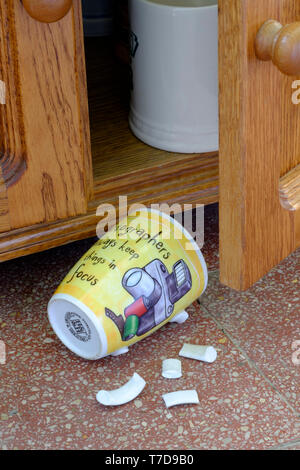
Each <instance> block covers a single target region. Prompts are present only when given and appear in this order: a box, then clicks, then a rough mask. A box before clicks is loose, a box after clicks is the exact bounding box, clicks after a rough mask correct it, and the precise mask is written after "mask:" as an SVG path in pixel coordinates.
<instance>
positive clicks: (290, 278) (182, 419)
mask: <svg viewBox="0 0 300 470" xmlns="http://www.w3.org/2000/svg"><path fill="white" fill-rule="evenodd" d="M217 227H218V224H217V206H211V207H208V208H207V210H206V243H205V246H204V249H203V253H204V256H205V258H206V261H207V264H208V267H209V271H210V276H209V284H208V288H207V291H206V293H205V294H204V295H203V296H202V298H201V304H200V305H198V304H197V303H195V304H194V305H192V306H191V307H190V308H189V313H190V318H189V319H188V320H187V322H186V323H185V324H183V325H175V324H168V325H166V326H165V327H163V328H162V329H161V330H159V331H158V332H157V333H155V334H154V335H152V336H150V337H148V338H146V339H145V340H143V341H142V342H140V343H137V344H136V345H134V346H133V347H132V348H131V349H130V351H129V353H128V354H125V355H123V356H119V357H116V358H110V357H108V358H105V359H102V360H99V361H95V362H89V361H85V360H83V359H80V358H78V357H76V356H75V355H73V354H72V353H71V352H69V351H68V350H67V349H66V348H65V347H64V346H63V345H62V344H61V343H60V341H59V340H58V339H57V338H56V336H55V335H54V333H53V331H52V330H51V328H50V326H49V323H48V320H47V316H46V306H47V302H48V300H49V298H50V296H51V294H52V292H53V290H54V289H55V287H56V286H57V284H58V283H59V281H60V280H61V279H62V278H63V277H64V275H65V273H66V272H67V271H68V270H69V269H70V268H71V266H72V265H73V264H74V262H75V261H76V260H77V259H78V258H79V257H80V256H81V255H82V254H83V253H84V252H85V251H86V250H87V249H88V248H89V247H90V246H91V244H92V243H93V241H94V240H91V239H90V240H85V241H82V242H77V243H74V244H72V245H68V246H65V247H60V248H57V249H53V250H50V251H48V252H44V253H40V254H37V255H32V256H29V257H26V258H22V259H18V260H14V261H10V262H7V263H4V264H2V265H1V266H0V281H1V295H0V340H2V341H4V342H5V344H6V352H7V360H6V364H5V365H4V364H3V365H0V448H2V449H81V448H82V449H274V448H275V449H300V399H299V372H300V364H299V365H296V364H295V363H294V362H297V359H298V358H299V359H300V354H299V355H298V356H297V352H296V351H295V350H293V349H292V344H293V342H294V341H297V340H300V321H299V310H300V289H299V286H300V250H298V251H297V252H295V253H294V254H292V255H291V256H290V257H289V258H288V259H286V260H285V261H283V262H282V263H281V264H280V266H278V267H277V268H275V269H273V270H272V271H271V272H270V273H269V274H268V275H267V276H265V277H264V278H263V279H262V280H261V281H259V282H258V283H257V284H256V285H255V286H254V287H252V288H251V289H249V290H248V291H247V292H244V293H237V292H234V291H232V290H230V289H228V288H226V287H224V286H222V285H220V283H219V281H218V271H217V269H218V243H217ZM185 342H190V343H198V344H211V345H213V346H215V347H216V349H217V351H218V358H217V360H216V361H215V362H214V363H213V364H205V363H200V362H197V361H193V360H189V359H184V358H181V359H182V368H183V376H182V378H180V379H177V380H175V381H173V380H167V379H163V378H162V377H161V361H162V359H164V358H167V357H177V355H178V352H179V350H180V348H181V345H182V344H183V343H185ZM298 349H299V347H298ZM293 354H294V356H293ZM293 358H294V362H293ZM295 359H296V360H295ZM134 372H138V373H139V374H140V375H141V376H142V377H143V378H144V379H145V380H146V382H147V385H146V387H145V389H144V390H143V392H142V394H141V395H140V396H139V397H138V398H137V399H136V400H135V401H133V402H131V403H128V404H126V405H123V406H120V407H112V408H108V407H103V406H101V405H100V404H98V403H97V401H96V399H95V395H96V393H97V391H98V390H100V389H101V388H106V389H114V388H117V387H119V386H121V385H123V384H124V383H125V382H126V381H127V380H128V379H129V378H130V377H131V376H132V374H133V373H134ZM192 388H196V390H197V391H198V395H199V398H200V404H199V405H184V406H178V407H174V408H170V409H166V408H165V405H164V402H163V400H162V398H161V395H162V393H166V392H170V391H173V390H178V389H192Z"/></svg>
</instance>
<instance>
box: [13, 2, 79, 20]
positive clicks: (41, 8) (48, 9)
mask: <svg viewBox="0 0 300 470" xmlns="http://www.w3.org/2000/svg"><path fill="white" fill-rule="evenodd" d="M21 2H22V3H23V6H24V8H25V10H26V11H27V13H28V14H29V15H30V16H32V18H34V19H35V20H37V21H41V22H43V23H54V21H58V20H60V19H61V18H63V17H64V16H65V15H66V14H67V13H68V11H69V10H70V8H71V6H72V0H21Z"/></svg>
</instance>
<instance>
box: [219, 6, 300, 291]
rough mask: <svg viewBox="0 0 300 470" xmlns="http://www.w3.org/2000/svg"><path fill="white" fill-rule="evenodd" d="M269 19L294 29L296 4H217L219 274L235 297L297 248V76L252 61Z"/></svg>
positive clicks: (299, 107) (299, 9)
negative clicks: (262, 26)
mask: <svg viewBox="0 0 300 470" xmlns="http://www.w3.org/2000/svg"><path fill="white" fill-rule="evenodd" d="M269 19H275V20H277V21H279V22H280V23H281V24H282V25H287V24H288V23H292V22H295V21H300V2H299V0H219V54H220V55H219V64H220V272H221V281H222V282H223V283H224V284H227V285H229V286H230V287H233V288H235V289H238V290H243V289H246V288H248V287H250V286H251V285H252V284H253V283H254V282H255V281H257V280H258V279H259V278H260V277H262V276H263V275H264V274H265V273H267V272H268V271H269V270H270V269H271V268H272V267H273V266H274V265H276V264H277V263H279V262H280V261H281V260H282V259H283V258H285V257H286V256H287V255H289V254H290V253H291V252H292V251H293V250H295V249H296V248H297V247H298V246H299V245H300V214H299V203H300V166H298V165H299V163H300V105H295V104H293V102H292V94H293V93H294V92H295V88H293V87H294V86H296V84H294V81H295V80H296V79H297V76H287V75H285V74H283V73H281V72H280V71H279V70H278V68H277V67H276V66H275V65H274V64H273V63H272V62H271V61H261V60H258V58H257V56H256V53H255V47H254V44H255V38H256V34H257V31H258V30H259V28H260V26H261V25H262V24H263V23H264V22H265V21H266V20H269ZM298 27H299V25H298ZM296 39H297V38H296ZM298 43H299V46H300V42H299V40H298ZM299 78H300V74H299V76H298V79H299Z"/></svg>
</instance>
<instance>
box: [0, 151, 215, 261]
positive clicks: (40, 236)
mask: <svg viewBox="0 0 300 470" xmlns="http://www.w3.org/2000/svg"><path fill="white" fill-rule="evenodd" d="M198 160H199V161H198V166H197V167H196V168H195V166H194V165H192V162H191V161H187V162H185V163H182V164H181V165H180V167H179V168H178V163H177V162H174V163H173V165H172V164H168V163H165V165H164V166H163V171H162V172H161V173H160V175H159V177H157V176H156V177H154V174H156V175H157V173H155V171H154V170H153V171H152V173H148V174H147V175H142V174H140V175H138V176H137V175H131V176H127V175H126V176H124V177H123V178H121V179H120V180H115V179H114V178H112V179H111V180H106V182H105V183H103V184H102V185H100V184H99V186H96V188H95V198H94V200H92V201H91V202H90V203H89V207H88V212H87V214H85V215H81V216H77V217H73V218H69V219H65V220H61V221H56V222H53V223H51V224H40V225H35V226H31V227H25V228H22V229H18V230H13V231H10V232H7V233H2V234H0V261H5V260H8V259H12V258H16V257H18V256H25V255H28V254H31V253H35V252H38V251H42V250H46V249H49V248H53V247H55V246H59V245H63V244H66V243H70V242H72V241H75V240H80V239H83V238H87V237H92V236H95V235H96V225H97V223H98V222H99V220H100V218H99V217H97V216H96V210H97V207H98V206H99V205H100V204H113V205H114V207H116V209H118V203H119V200H118V196H119V195H124V196H126V195H127V196H128V206H129V205H131V204H133V203H141V204H145V205H147V206H149V205H150V204H157V203H168V204H170V205H173V204H177V203H179V204H184V203H189V204H192V203H194V204H210V203H214V202H217V200H218V156H217V155H216V154H214V155H203V156H202V157H200V158H199V159H198ZM175 167H177V170H176V168H175ZM175 171H176V174H177V176H176V177H174V175H175ZM179 174H180V177H179ZM118 185H119V186H118ZM117 186H118V187H117ZM117 212H118V211H117Z"/></svg>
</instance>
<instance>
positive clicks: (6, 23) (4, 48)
mask: <svg viewBox="0 0 300 470" xmlns="http://www.w3.org/2000/svg"><path fill="white" fill-rule="evenodd" d="M14 24H15V11H14V7H13V4H12V2H11V1H10V0H3V1H1V2H0V79H1V81H2V82H3V85H2V88H3V87H4V90H5V96H4V98H5V103H3V104H2V105H1V106H0V166H1V175H2V176H1V184H2V185H3V184H4V185H5V187H9V186H11V185H12V184H14V183H16V182H17V181H18V180H19V179H20V177H21V176H22V174H23V172H24V171H25V169H26V155H25V154H26V143H25V129H24V122H23V111H22V103H21V96H20V76H19V66H18V56H17V37H16V30H15V26H14ZM1 191H2V192H4V191H5V188H2V189H1Z"/></svg>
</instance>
